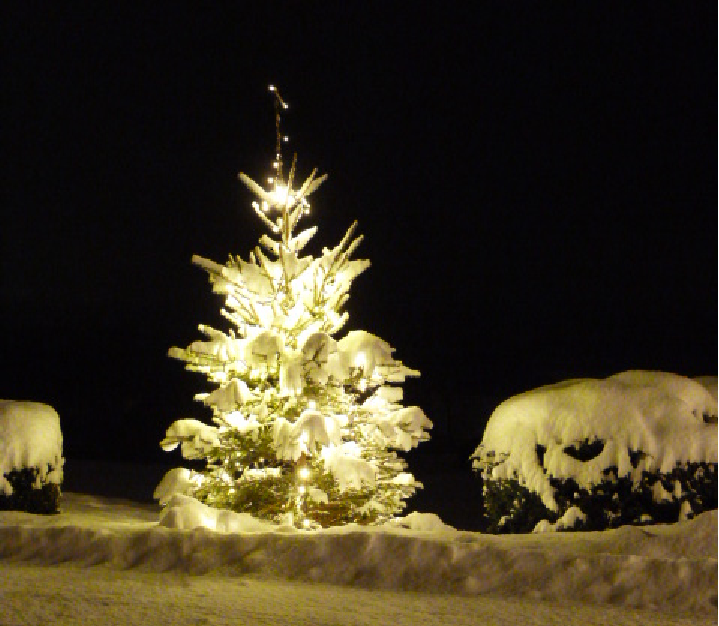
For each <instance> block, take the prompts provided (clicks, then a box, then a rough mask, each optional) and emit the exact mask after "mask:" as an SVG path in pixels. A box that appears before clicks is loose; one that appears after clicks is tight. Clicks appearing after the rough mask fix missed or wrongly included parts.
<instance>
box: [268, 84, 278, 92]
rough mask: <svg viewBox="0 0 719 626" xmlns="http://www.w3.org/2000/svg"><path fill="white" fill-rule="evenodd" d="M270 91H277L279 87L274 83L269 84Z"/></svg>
mask: <svg viewBox="0 0 719 626" xmlns="http://www.w3.org/2000/svg"><path fill="white" fill-rule="evenodd" d="M269 90H270V91H277V88H276V87H275V86H274V85H269Z"/></svg>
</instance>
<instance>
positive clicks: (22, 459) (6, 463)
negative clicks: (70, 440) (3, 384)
mask: <svg viewBox="0 0 719 626" xmlns="http://www.w3.org/2000/svg"><path fill="white" fill-rule="evenodd" d="M64 463H65V460H64V459H63V457H62V432H61V431H60V417H59V416H58V414H57V412H56V411H55V409H53V408H52V407H50V406H48V405H47V404H41V403H39V402H26V401H17V400H0V510H19V511H27V512H28V513H55V512H57V506H58V501H59V499H60V485H61V484H62V469H63V464H64Z"/></svg>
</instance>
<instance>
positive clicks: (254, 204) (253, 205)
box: [252, 200, 260, 210]
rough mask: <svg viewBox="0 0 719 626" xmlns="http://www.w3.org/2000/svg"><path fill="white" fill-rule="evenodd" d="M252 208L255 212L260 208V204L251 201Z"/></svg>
mask: <svg viewBox="0 0 719 626" xmlns="http://www.w3.org/2000/svg"><path fill="white" fill-rule="evenodd" d="M252 207H253V208H254V209H255V210H257V209H259V208H260V203H259V202H257V200H253V201H252Z"/></svg>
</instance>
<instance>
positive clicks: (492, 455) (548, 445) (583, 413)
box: [471, 371, 717, 532]
mask: <svg viewBox="0 0 719 626" xmlns="http://www.w3.org/2000/svg"><path fill="white" fill-rule="evenodd" d="M471 458H472V460H473V468H474V469H475V471H479V472H481V475H482V479H483V481H484V504H485V516H486V520H485V521H486V523H487V529H488V530H489V531H490V532H529V531H532V530H535V529H536V530H547V529H549V528H550V527H552V528H556V529H571V528H576V529H586V530H602V529H605V528H611V527H616V526H619V525H622V524H647V523H657V522H675V521H677V520H678V519H686V518H689V517H692V516H694V515H697V514H698V513H700V512H702V511H706V510H710V509H715V508H716V507H717V378H716V377H703V378H701V379H696V380H692V379H689V378H686V377H683V376H679V375H676V374H668V373H663V372H647V371H629V372H623V373H621V374H616V375H614V376H610V377H609V378H606V379H602V380H596V379H580V380H569V381H565V382H562V383H558V384H556V385H549V386H546V387H540V388H539V389H535V390H533V391H529V392H526V393H523V394H520V395H518V396H515V397H513V398H510V399H509V400H506V401H505V402H503V403H502V404H501V405H499V407H497V409H495V411H494V413H493V414H492V416H491V417H490V419H489V422H488V423H487V427H486V430H485V432H484V436H483V439H482V442H481V444H480V445H479V446H478V447H477V449H476V450H475V452H474V454H473V455H472V457H471ZM540 522H541V523H540Z"/></svg>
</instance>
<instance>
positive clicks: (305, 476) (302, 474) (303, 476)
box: [298, 467, 310, 480]
mask: <svg viewBox="0 0 719 626" xmlns="http://www.w3.org/2000/svg"><path fill="white" fill-rule="evenodd" d="M298 475H299V477H300V480H307V479H308V478H309V477H310V470H309V469H308V468H306V467H301V468H300V471H299V472H298Z"/></svg>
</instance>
